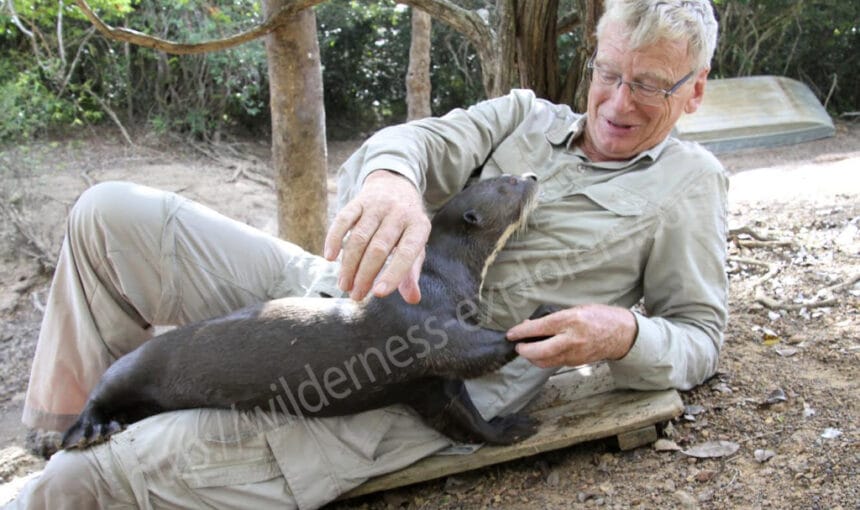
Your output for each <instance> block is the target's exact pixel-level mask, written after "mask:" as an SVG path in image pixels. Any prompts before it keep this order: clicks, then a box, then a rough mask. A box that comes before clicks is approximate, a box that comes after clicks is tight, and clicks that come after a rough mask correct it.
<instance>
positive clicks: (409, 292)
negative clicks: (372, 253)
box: [373, 249, 425, 305]
mask: <svg viewBox="0 0 860 510" xmlns="http://www.w3.org/2000/svg"><path fill="white" fill-rule="evenodd" d="M424 256H425V252H424V250H423V249H422V250H421V254H420V255H419V256H418V258H416V259H415V262H413V263H412V267H411V268H410V269H409V272H408V273H407V274H406V278H404V279H402V280H401V281H400V285H398V286H397V290H398V291H399V292H400V295H401V296H402V297H403V300H404V301H406V302H407V303H409V304H413V305H414V304H417V303H418V302H419V301H421V287H420V286H419V283H418V280H419V278H420V277H421V266H422V265H423V264H424ZM385 285H386V286H385V287H383V286H380V285H377V286H376V287H374V288H373V293H374V294H375V295H376V296H378V297H382V296H385V294H383V293H382V292H383V291H387V290H389V289H388V288H387V284H385Z"/></svg>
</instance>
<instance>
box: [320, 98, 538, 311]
mask: <svg viewBox="0 0 860 510" xmlns="http://www.w3.org/2000/svg"><path fill="white" fill-rule="evenodd" d="M534 101H535V97H534V94H532V93H531V92H529V91H513V92H511V93H510V94H508V95H507V96H503V97H500V98H496V99H493V100H489V101H484V102H482V103H479V104H477V105H475V106H473V107H471V108H469V109H468V110H460V109H458V110H454V111H452V112H451V113H449V114H448V115H445V116H444V117H441V118H428V119H422V120H419V121H415V122H411V123H408V124H404V125H400V126H393V127H390V128H386V129H383V130H381V131H379V132H378V133H377V134H375V135H374V136H372V137H371V138H370V139H368V141H367V142H365V144H364V145H362V147H361V148H360V149H359V150H358V151H357V152H356V153H355V154H353V156H352V157H350V159H349V160H348V161H347V162H346V163H344V165H343V166H342V167H341V169H340V172H339V179H338V197H339V203H340V206H341V209H340V212H339V213H338V215H337V216H336V218H335V220H334V222H333V223H332V227H331V228H330V229H329V233H328V235H327V237H326V248H325V257H326V258H328V259H329V260H334V258H335V257H337V255H338V253H340V252H341V250H342V251H343V256H342V265H341V277H340V281H339V285H340V287H341V289H343V290H345V291H350V297H352V298H353V299H356V300H360V299H363V298H364V297H365V296H366V295H367V293H368V292H370V291H371V289H372V290H373V293H374V295H376V296H384V295H387V294H389V293H390V292H392V291H393V290H394V289H397V288H399V289H400V291H401V294H402V295H403V297H404V299H406V300H407V301H409V302H417V301H418V299H420V293H419V292H418V283H417V282H418V272H419V270H420V266H421V261H422V260H423V250H424V244H425V243H426V241H427V237H428V236H429V232H430V223H429V221H428V220H427V217H426V214H425V213H424V209H423V205H422V201H421V200H420V198H421V195H422V194H423V199H424V202H426V203H428V204H429V205H430V206H431V207H438V206H439V205H441V204H442V203H444V201H445V200H447V199H448V198H449V197H450V196H452V195H453V194H455V193H457V192H458V191H460V190H461V189H462V188H463V186H464V185H465V183H466V180H467V179H468V178H469V175H470V174H471V173H472V171H473V170H474V169H475V168H478V167H480V166H481V165H482V164H483V163H484V161H486V159H487V157H488V156H489V154H490V153H491V152H492V151H493V149H494V148H495V147H496V146H498V144H499V143H500V142H501V141H502V140H503V139H504V138H505V137H507V136H508V135H510V134H511V133H512V132H513V131H514V130H515V129H516V127H517V125H519V123H520V122H522V120H523V119H524V118H525V116H526V114H527V113H528V112H529V111H530V110H531V108H532V107H533V104H534ZM380 170H387V172H380ZM419 192H420V193H419ZM347 234H349V235H348V236H347ZM389 256H391V259H390V260H388V257H389ZM386 260H388V265H387V266H385V268H384V269H383V270H382V272H381V273H380V269H382V268H383V265H384V264H385V262H386ZM374 282H375V283H374Z"/></svg>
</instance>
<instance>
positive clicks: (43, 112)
mask: <svg viewBox="0 0 860 510" xmlns="http://www.w3.org/2000/svg"><path fill="white" fill-rule="evenodd" d="M4 71H5V70H4ZM0 76H8V77H10V78H11V79H9V80H6V81H3V82H0V141H15V140H27V139H30V138H33V137H34V136H36V135H38V134H40V133H42V132H44V131H45V130H47V129H48V128H50V127H54V126H61V125H68V124H70V123H71V122H72V121H73V120H74V118H75V115H74V111H75V107H74V105H73V104H71V103H69V102H68V101H66V100H63V99H60V98H58V97H56V96H55V95H54V93H53V92H51V91H50V90H48V89H47V88H46V87H45V86H44V85H43V84H42V81H41V79H40V77H39V76H38V73H34V72H32V71H21V72H3V71H0Z"/></svg>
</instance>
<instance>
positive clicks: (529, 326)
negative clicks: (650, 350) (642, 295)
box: [507, 305, 638, 368]
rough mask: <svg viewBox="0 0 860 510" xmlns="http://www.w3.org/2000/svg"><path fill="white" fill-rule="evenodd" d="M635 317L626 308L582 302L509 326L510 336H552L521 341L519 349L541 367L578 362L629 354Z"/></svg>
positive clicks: (633, 337) (570, 364) (615, 358)
mask: <svg viewBox="0 0 860 510" xmlns="http://www.w3.org/2000/svg"><path fill="white" fill-rule="evenodd" d="M637 329H638V327H637V325H636V317H635V316H634V315H633V312H631V311H630V310H627V309H626V308H621V307H617V306H609V305H579V306H574V307H572V308H566V309H564V310H560V311H558V312H555V313H551V314H549V315H546V316H544V317H541V318H539V319H534V320H526V321H524V322H522V323H520V324H518V325H516V326H514V327H513V328H511V329H510V330H508V333H507V338H508V340H511V341H514V340H522V339H524V338H530V337H549V338H547V339H546V340H541V341H539V342H521V343H519V344H517V347H516V349H517V352H518V353H519V355H520V356H522V357H524V358H526V359H528V360H529V361H531V362H532V363H533V364H534V365H536V366H538V367H540V368H550V367H560V366H577V365H584V364H587V363H594V362H597V361H602V360H617V359H621V358H623V357H624V356H626V355H627V353H628V352H629V351H630V348H631V347H633V342H634V341H635V339H636V334H637Z"/></svg>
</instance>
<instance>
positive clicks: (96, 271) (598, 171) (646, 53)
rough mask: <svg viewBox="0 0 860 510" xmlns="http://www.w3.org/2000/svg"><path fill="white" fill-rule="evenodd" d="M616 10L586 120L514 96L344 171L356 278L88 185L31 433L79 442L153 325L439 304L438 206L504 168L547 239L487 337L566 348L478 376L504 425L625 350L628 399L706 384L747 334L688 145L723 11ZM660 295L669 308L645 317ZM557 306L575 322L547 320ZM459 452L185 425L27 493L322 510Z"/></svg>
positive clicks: (713, 164)
mask: <svg viewBox="0 0 860 510" xmlns="http://www.w3.org/2000/svg"><path fill="white" fill-rule="evenodd" d="M606 7H607V12H606V14H605V15H604V17H603V18H602V19H601V21H600V24H599V26H598V34H597V35H598V48H597V52H596V53H595V55H594V57H593V59H592V60H591V61H590V63H589V68H590V69H591V72H592V79H591V86H590V89H589V96H588V111H587V114H586V115H576V114H574V113H572V112H571V111H570V110H569V109H568V108H567V107H563V106H557V105H552V104H550V103H548V102H546V101H542V100H538V99H536V98H535V97H534V95H533V94H531V93H530V92H528V91H513V92H511V93H510V94H509V95H507V96H505V97H502V98H498V99H495V100H491V101H487V102H483V103H480V104H478V105H476V106H474V107H472V108H470V109H469V110H455V111H453V112H451V113H449V114H448V115H446V116H445V117H443V118H440V119H425V120H422V121H418V122H415V123H412V124H408V125H405V126H398V127H393V128H388V129H384V130H382V131H380V132H379V133H377V134H376V135H374V136H373V137H372V138H371V139H369V140H368V141H367V142H366V143H365V144H364V145H363V146H362V147H361V148H360V149H359V150H358V151H357V152H356V154H354V155H353V156H352V158H350V160H349V161H347V163H345V165H344V166H343V168H342V169H341V173H340V181H339V193H340V195H341V200H342V202H341V203H342V204H345V205H344V206H343V207H342V209H341V211H340V213H339V214H338V215H337V217H336V218H335V221H334V223H333V225H332V227H331V229H330V232H329V235H328V236H327V240H326V250H325V255H326V258H327V259H329V261H331V260H333V259H334V258H335V257H336V256H338V254H341V263H340V264H339V265H338V264H336V263H333V262H329V261H326V260H324V259H322V258H317V257H313V256H311V255H309V254H307V253H304V252H302V251H301V250H299V249H298V248H296V247H295V246H293V245H290V244H288V243H285V242H283V241H279V240H277V239H274V238H271V237H269V236H265V235H264V234H262V233H259V232H256V231H253V230H252V229H250V228H248V227H245V226H243V225H240V224H238V223H235V222H232V221H231V220H228V219H226V218H223V217H221V216H219V215H217V214H216V213H214V212H212V211H209V210H207V209H205V208H203V207H201V206H198V205H196V204H193V203H190V202H188V201H185V200H183V199H181V198H179V197H177V196H175V195H172V194H167V193H162V192H159V191H155V190H150V189H148V188H141V187H137V186H132V185H128V184H118V183H110V184H104V185H100V186H97V187H95V188H92V189H91V190H88V191H87V192H86V193H85V194H84V195H83V196H82V197H81V200H80V201H79V202H78V204H77V205H76V207H75V209H74V210H73V211H72V213H71V215H70V220H69V230H68V235H67V239H66V241H65V243H64V247H63V250H62V252H61V257H60V263H59V266H58V270H57V275H56V276H55V281H54V282H53V285H52V291H51V296H50V299H49V304H48V308H47V310H46V315H45V322H44V324H43V328H42V332H41V334H40V340H39V345H38V348H37V354H36V359H35V361H34V365H33V375H32V378H31V383H30V388H29V390H28V396H27V401H26V408H25V416H24V421H25V423H27V424H28V425H29V426H31V427H41V428H49V429H57V430H62V429H63V428H64V426H66V425H68V424H69V423H70V422H71V420H73V419H74V416H75V415H76V414H77V412H78V411H79V410H80V408H81V407H82V405H83V402H84V400H85V398H86V395H87V393H88V392H89V390H90V388H91V387H92V385H93V384H95V382H96V381H97V380H98V377H99V376H100V375H101V373H102V372H103V371H104V370H105V369H106V367H107V366H109V364H110V363H111V362H112V361H113V360H115V359H116V358H117V357H118V356H120V355H122V354H123V353H125V352H128V351H129V350H131V349H133V348H134V347H135V346H136V345H139V344H140V343H141V342H143V341H145V339H146V338H147V337H148V336H149V335H150V333H151V327H150V325H152V324H176V323H183V322H188V321H193V320H199V319H203V318H206V317H212V316H217V315H221V314H224V313H226V312H228V311H230V310H234V309H236V308H239V307H241V306H244V305H247V304H249V303H253V302H258V301H261V300H264V299H268V298H272V297H277V296H283V295H304V294H307V295H317V294H319V293H323V292H324V293H329V294H331V293H336V292H338V287H339V289H340V290H342V291H344V292H348V293H349V295H350V296H351V297H352V298H354V299H362V298H364V297H365V296H366V295H368V294H369V293H371V292H372V293H373V294H375V295H377V296H382V295H386V294H388V293H390V292H394V291H395V289H397V290H398V291H399V292H400V293H401V294H402V295H403V296H404V298H405V299H406V300H407V301H410V302H417V301H418V300H419V299H420V293H419V290H418V286H417V274H418V268H419V267H420V263H421V260H422V258H423V252H422V251H423V245H424V242H425V241H426V239H427V237H428V232H429V222H428V220H427V217H426V215H425V210H424V206H426V207H427V208H428V209H429V210H430V211H431V212H432V211H433V210H434V209H435V208H437V207H438V206H439V205H441V204H442V203H443V202H444V201H445V200H446V199H447V198H448V197H450V196H451V195H453V194H454V193H456V192H457V191H458V190H460V189H462V187H463V186H464V185H466V184H467V181H468V180H469V179H470V178H475V177H477V178H486V177H491V176H494V175H499V174H502V173H514V174H522V173H526V172H533V173H535V174H537V175H538V179H539V182H540V186H541V195H540V197H539V204H538V207H537V209H536V210H535V212H534V213H533V214H532V216H531V218H530V221H529V230H528V231H527V233H526V234H525V235H523V236H521V237H520V238H518V239H515V240H513V241H511V242H509V243H508V245H507V246H506V248H505V249H504V250H503V251H502V252H501V253H500V254H499V256H498V258H497V259H496V262H495V263H494V264H493V265H492V266H491V267H490V268H489V270H488V272H487V275H486V280H485V284H484V287H483V288H484V291H483V295H482V299H483V302H484V303H485V304H486V307H487V310H488V312H489V313H488V317H487V319H486V325H487V326H489V327H493V328H497V329H503V330H508V337H509V338H510V339H517V338H522V337H527V336H537V335H542V336H548V337H550V338H548V339H547V340H544V341H541V342H536V343H533V344H527V345H525V344H524V345H518V347H517V349H518V352H519V353H520V354H521V355H522V357H521V358H519V359H517V360H515V361H514V362H512V363H510V364H508V365H507V366H505V367H504V368H503V369H502V370H500V371H499V372H497V373H494V374H492V375H490V376H487V377H484V378H481V379H480V380H475V381H470V382H469V383H468V384H469V391H470V394H471V395H472V398H473V400H474V401H475V403H476V405H477V407H478V408H479V409H480V411H481V412H482V414H483V415H484V416H485V417H491V416H495V415H499V414H507V413H509V412H511V411H514V410H517V409H519V408H521V407H522V406H523V405H525V404H526V403H527V402H528V401H529V400H530V399H531V398H532V397H533V396H534V395H535V394H536V393H537V391H538V390H539V389H540V387H541V385H542V384H543V382H545V381H546V379H547V378H548V377H549V376H550V375H551V374H552V373H553V371H554V370H555V369H556V368H557V367H560V366H564V365H580V364H583V363H591V362H596V361H603V360H605V361H607V362H608V364H609V368H610V370H611V372H612V375H613V377H614V379H615V383H616V386H618V387H625V388H640V389H652V388H667V387H675V388H690V387H692V386H695V385H696V384H699V383H701V382H702V381H704V380H705V379H706V378H707V377H709V376H710V375H712V374H713V373H714V371H715V370H716V366H717V360H718V355H719V350H720V347H721V345H722V339H723V336H722V335H723V330H724V327H725V321H726V286H727V285H726V278H725V272H724V258H725V246H724V240H725V206H726V204H725V200H726V186H727V182H726V178H725V176H724V175H723V172H722V168H721V166H720V164H719V163H718V162H717V160H716V159H715V158H713V156H711V155H710V154H709V153H707V152H706V151H704V150H703V149H701V148H700V147H699V146H697V145H695V144H690V143H683V142H680V141H678V140H675V139H672V138H671V137H669V134H670V131H671V129H672V127H673V126H674V124H675V122H676V121H677V120H678V118H679V117H680V115H681V114H682V113H684V112H687V113H693V112H694V111H695V110H696V109H697V107H698V106H699V104H700V103H701V101H702V97H703V94H704V89H705V82H706V78H707V75H708V70H709V62H710V59H711V56H712V55H713V51H714V46H715V44H716V33H717V26H716V21H715V20H714V16H713V12H712V9H711V7H710V4H709V3H708V2H707V1H706V0H699V1H681V0H673V1H659V2H658V1H653V0H615V1H608V2H607V3H606ZM422 195H423V201H422ZM422 202H423V205H422ZM500 207H504V204H500ZM347 233H349V235H348V236H347V235H346V234H347ZM341 252H342V253H341ZM386 261H387V264H386ZM643 298H644V308H645V310H646V311H647V314H642V313H635V312H632V311H630V309H631V307H632V306H633V305H635V304H636V303H637V302H639V301H640V299H643ZM543 302H549V303H555V304H561V305H564V306H567V307H568V308H566V309H564V310H562V311H560V312H557V313H555V314H552V315H549V316H547V317H545V318H542V319H540V320H534V321H527V320H525V318H526V316H527V315H528V314H530V313H531V311H532V310H533V309H534V308H535V307H536V305H537V304H539V303H543ZM448 444H449V440H447V439H446V438H444V437H442V436H441V435H439V434H438V433H436V432H435V431H433V430H431V429H429V428H427V427H425V426H424V425H423V424H421V422H420V420H418V419H417V418H416V417H415V416H414V414H412V413H411V412H410V411H409V410H408V409H405V408H403V407H399V406H395V407H391V408H385V409H380V410H376V411H370V412H366V413H361V414H359V415H354V416H347V417H342V418H329V419H301V420H296V419H293V418H291V417H288V416H283V415H279V416H275V415H261V414H254V413H243V414H240V413H235V412H231V411H217V410H188V411H180V412H172V413H165V414H162V415H158V416H154V417H151V418H149V419H147V420H144V421H142V422H139V423H137V424H134V425H132V426H130V427H129V429H128V430H126V431H125V432H123V433H122V434H118V435H116V436H114V437H113V438H112V439H111V441H110V442H109V443H107V444H104V445H99V446H97V447H94V448H91V449H88V450H84V451H72V452H61V453H59V454H57V455H55V456H54V457H53V458H52V459H51V461H50V462H49V463H48V466H47V468H46V470H45V473H44V474H43V475H42V476H41V477H40V478H39V479H37V480H36V481H34V482H32V483H31V484H29V485H28V486H27V487H26V488H25V490H24V491H23V492H22V494H21V495H20V496H19V498H18V500H17V502H16V503H17V504H18V505H19V506H21V507H30V508H65V507H68V508H87V507H94V506H99V505H101V506H110V505H116V506H120V505H128V506H134V505H137V506H139V507H142V508H153V507H161V506H192V507H194V506H207V505H209V506H214V507H219V508H225V507H237V508H243V507H244V508H247V507H265V506H276V507H284V506H287V507H298V508H315V507H318V506H321V505H323V504H325V503H326V502H327V501H329V500H331V499H333V498H335V497H337V495H338V494H340V493H342V492H344V491H346V490H349V489H350V488H352V487H354V486H356V485H358V484H360V483H361V482H362V481H364V480H365V479H367V478H368V477H371V476H375V475H378V474H382V473H386V472H389V471H392V470H396V469H399V468H401V467H404V466H406V465H408V464H410V463H411V462H413V461H415V460H417V459H419V458H422V457H424V456H426V455H429V454H431V453H433V452H435V451H438V450H439V449H441V448H444V447H445V446H447V445H448Z"/></svg>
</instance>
